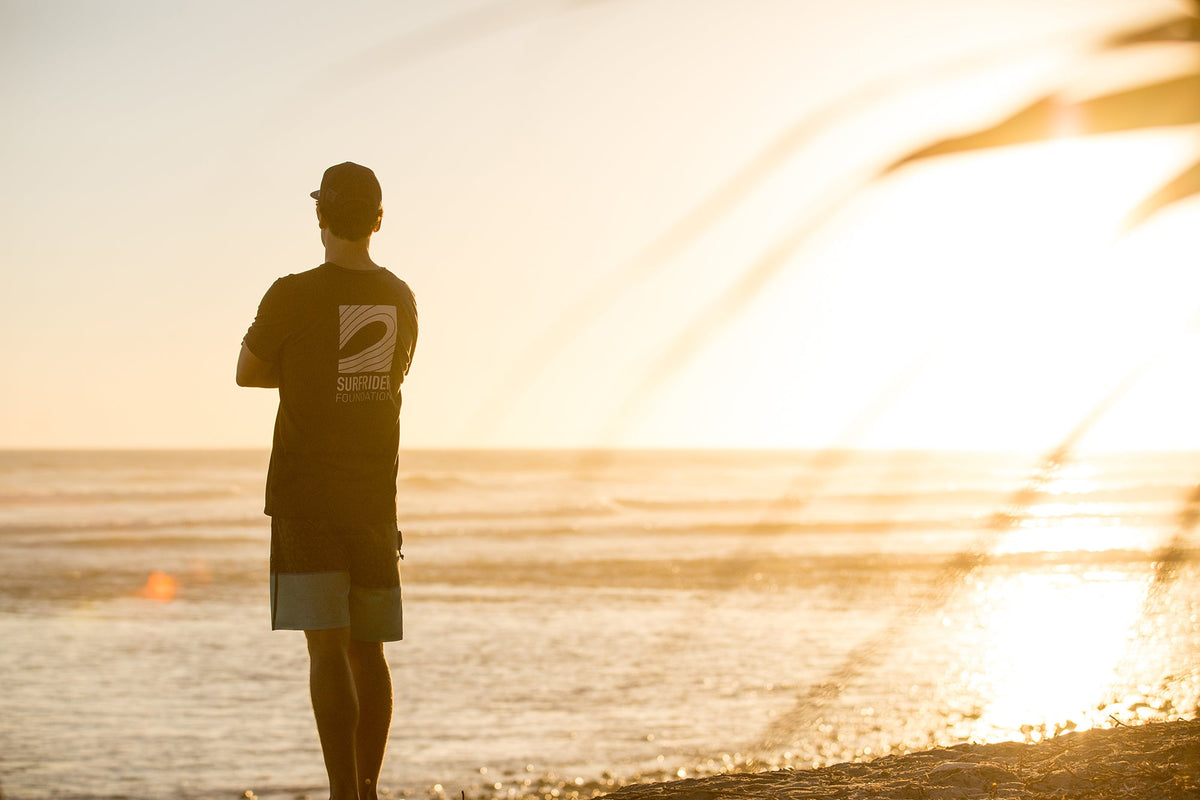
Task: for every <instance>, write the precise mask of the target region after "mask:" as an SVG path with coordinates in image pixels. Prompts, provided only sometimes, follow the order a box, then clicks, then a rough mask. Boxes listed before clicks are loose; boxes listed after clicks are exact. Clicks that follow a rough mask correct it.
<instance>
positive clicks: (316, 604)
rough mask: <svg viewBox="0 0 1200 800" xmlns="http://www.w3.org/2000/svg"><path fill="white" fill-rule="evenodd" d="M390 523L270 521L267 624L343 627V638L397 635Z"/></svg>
mask: <svg viewBox="0 0 1200 800" xmlns="http://www.w3.org/2000/svg"><path fill="white" fill-rule="evenodd" d="M399 557H400V532H399V531H398V530H397V529H396V523H395V522H383V523H352V524H339V523H331V522H322V521H318V520H309V519H294V518H287V517H283V518H281V517H272V518H271V629H272V630H298V631H319V630H329V629H331V628H347V627H348V628H350V638H352V639H356V640H358V641H364V642H394V641H398V640H400V639H402V638H404V613H403V608H402V597H401V589H400V567H399Z"/></svg>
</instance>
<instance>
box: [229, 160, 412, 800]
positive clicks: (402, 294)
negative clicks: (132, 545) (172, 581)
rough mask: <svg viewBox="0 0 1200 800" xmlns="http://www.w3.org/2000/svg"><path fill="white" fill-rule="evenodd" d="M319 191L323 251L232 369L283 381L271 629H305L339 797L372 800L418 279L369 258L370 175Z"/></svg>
mask: <svg viewBox="0 0 1200 800" xmlns="http://www.w3.org/2000/svg"><path fill="white" fill-rule="evenodd" d="M312 197H313V198H315V199H316V201H317V223H318V225H319V226H320V229H321V242H322V244H323V245H324V246H325V262H324V263H323V264H321V266H319V267H317V268H315V269H311V270H308V271H307V272H301V273H299V274H296V275H287V276H286V277H283V278H280V279H279V280H277V281H275V283H274V284H273V285H272V286H271V288H270V289H269V290H268V291H267V293H266V295H264V296H263V299H262V302H261V303H260V304H259V307H258V315H257V316H256V317H255V319H254V324H252V325H251V326H250V329H249V330H248V331H247V332H246V337H245V339H243V340H242V350H241V354H240V355H239V356H238V365H237V383H238V385H239V386H259V387H263V388H276V387H278V389H279V412H278V414H277V416H276V419H275V435H274V441H273V444H272V448H271V462H270V467H269V468H268V471H267V490H266V495H267V497H266V513H267V514H269V515H270V516H271V627H272V629H275V630H278V629H286V630H302V631H304V632H305V636H306V638H307V640H308V652H309V690H310V693H311V695H312V705H313V714H314V716H315V717H316V722H317V733H318V735H319V737H320V740H321V750H322V753H323V755H324V759H325V769H326V771H327V772H328V773H329V789H330V798H331V800H374V799H375V798H376V797H377V792H378V787H377V785H376V784H377V783H378V781H379V771H380V767H381V765H382V763H383V753H384V749H385V748H386V746H387V737H388V731H389V728H390V727H391V719H392V680H391V672H390V670H389V667H388V663H387V659H386V658H385V656H384V651H383V643H384V642H390V641H397V640H399V639H400V638H402V632H403V631H402V621H403V618H402V613H401V597H400V573H399V565H398V558H399V556H400V544H401V542H400V534H399V531H398V529H397V527H396V472H397V467H398V461H397V459H398V455H397V451H398V446H399V416H400V384H401V383H402V382H403V380H404V376H405V375H406V374H407V373H408V367H409V364H410V362H411V360H412V354H413V348H414V347H415V345H416V341H417V312H416V305H415V302H414V299H413V294H412V291H411V290H410V289H409V288H408V285H407V284H406V283H404V281H402V280H400V279H399V278H397V277H396V276H395V275H393V274H392V273H391V272H389V271H387V270H386V269H383V268H382V267H380V266H378V265H377V264H375V262H373V261H372V260H371V257H370V253H369V247H370V241H371V234H373V233H375V232H376V231H378V230H379V227H380V223H381V221H382V219H383V205H382V192H381V190H380V187H379V182H378V180H376V178H375V173H373V172H372V171H371V170H369V169H367V168H366V167H363V166H360V165H358V164H352V163H349V162H347V163H344V164H338V165H336V166H333V167H330V168H329V169H327V170H326V171H325V174H324V177H323V178H322V179H321V188H320V189H318V190H317V191H315V192H313V193H312Z"/></svg>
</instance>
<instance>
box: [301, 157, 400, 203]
mask: <svg viewBox="0 0 1200 800" xmlns="http://www.w3.org/2000/svg"><path fill="white" fill-rule="evenodd" d="M311 197H312V198H313V199H314V200H316V201H317V202H319V203H321V205H322V206H324V205H325V204H326V203H328V204H334V205H353V206H359V207H365V206H371V207H373V208H378V207H379V206H380V204H381V203H382V202H383V190H382V189H380V188H379V180H378V179H376V177H375V173H374V172H372V171H371V170H370V169H368V168H367V167H364V166H363V165H361V164H355V163H353V162H351V161H346V162H343V163H341V164H335V165H333V166H332V167H330V168H329V169H327V170H325V174H324V175H323V176H322V177H321V188H320V189H317V190H316V191H315V192H313V193H312V195H311Z"/></svg>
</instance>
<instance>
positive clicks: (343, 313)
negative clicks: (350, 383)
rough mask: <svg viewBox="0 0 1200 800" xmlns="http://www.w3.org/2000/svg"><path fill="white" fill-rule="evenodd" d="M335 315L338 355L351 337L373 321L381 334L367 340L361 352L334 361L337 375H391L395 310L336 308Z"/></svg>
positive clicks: (394, 335)
mask: <svg viewBox="0 0 1200 800" xmlns="http://www.w3.org/2000/svg"><path fill="white" fill-rule="evenodd" d="M338 314H339V326H340V327H339V335H338V349H339V351H342V352H344V351H345V348H346V345H347V344H349V343H350V340H351V339H353V338H354V335H355V334H356V333H359V332H360V331H362V330H363V329H365V328H366V327H367V326H368V325H371V324H373V323H376V322H381V323H383V325H384V330H383V333H381V334H380V335H379V336H376V337H371V338H369V339H368V340H367V341H366V342H365V343H364V344H363V345H362V348H361V349H359V350H357V351H356V352H353V353H346V354H344V355H342V356H341V357H340V358H338V373H339V374H342V375H345V374H353V373H358V372H391V371H392V358H393V357H394V356H395V355H396V307H395V306H338Z"/></svg>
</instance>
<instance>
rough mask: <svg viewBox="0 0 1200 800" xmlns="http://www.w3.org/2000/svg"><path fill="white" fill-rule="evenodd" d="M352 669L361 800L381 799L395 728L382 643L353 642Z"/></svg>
mask: <svg viewBox="0 0 1200 800" xmlns="http://www.w3.org/2000/svg"><path fill="white" fill-rule="evenodd" d="M350 667H351V669H352V670H353V672H354V685H355V687H356V688H357V689H358V709H359V716H358V736H357V748H356V749H357V754H358V780H359V784H360V785H359V789H358V797H359V800H376V798H377V797H378V796H379V794H378V792H379V771H380V769H381V768H382V766H383V753H384V750H386V749H387V740H388V733H389V732H390V730H391V727H392V672H391V669H389V667H388V663H387V658H386V657H385V656H384V653H383V643H382V642H358V641H353V640H351V642H350Z"/></svg>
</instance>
